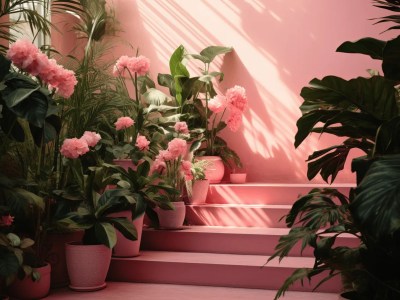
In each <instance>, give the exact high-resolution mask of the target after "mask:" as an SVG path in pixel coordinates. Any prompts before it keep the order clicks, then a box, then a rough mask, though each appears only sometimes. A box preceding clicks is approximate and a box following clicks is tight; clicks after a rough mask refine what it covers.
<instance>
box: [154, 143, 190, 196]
mask: <svg viewBox="0 0 400 300" xmlns="http://www.w3.org/2000/svg"><path fill="white" fill-rule="evenodd" d="M187 150H188V145H187V142H186V141H185V140H183V139H181V138H174V139H173V140H171V141H170V142H169V143H168V147H167V149H165V150H160V151H159V154H158V155H157V156H156V159H155V160H154V163H153V165H152V170H153V171H154V172H157V173H159V174H160V175H161V177H162V178H163V179H164V180H165V181H166V183H167V184H169V185H170V186H172V187H174V188H175V189H176V190H177V191H178V193H177V194H170V195H168V196H169V198H170V201H172V202H176V201H180V195H181V193H182V192H183V190H184V188H185V183H186V181H190V180H192V179H193V174H192V171H191V169H192V163H191V162H190V161H188V160H185V159H184V157H185V156H186V154H187Z"/></svg>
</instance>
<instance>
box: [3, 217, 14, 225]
mask: <svg viewBox="0 0 400 300" xmlns="http://www.w3.org/2000/svg"><path fill="white" fill-rule="evenodd" d="M13 222H14V217H13V216H11V215H10V214H9V215H8V216H1V217H0V226H10V225H11V224H12V223H13Z"/></svg>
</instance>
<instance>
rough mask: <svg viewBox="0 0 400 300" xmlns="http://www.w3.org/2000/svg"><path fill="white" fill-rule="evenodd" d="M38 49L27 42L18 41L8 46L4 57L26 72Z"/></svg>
mask: <svg viewBox="0 0 400 300" xmlns="http://www.w3.org/2000/svg"><path fill="white" fill-rule="evenodd" d="M38 53H39V49H38V48H37V47H36V46H35V45H34V44H32V43H31V42H30V41H28V40H18V41H16V42H15V43H13V44H11V45H10V48H9V49H8V51H7V54H6V57H7V58H8V59H9V60H11V61H12V62H13V64H14V65H15V66H16V67H18V68H20V69H22V70H26V69H27V68H28V67H29V66H30V65H31V64H32V62H33V61H34V60H35V59H36V55H37V54H38Z"/></svg>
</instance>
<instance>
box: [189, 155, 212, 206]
mask: <svg viewBox="0 0 400 300" xmlns="http://www.w3.org/2000/svg"><path fill="white" fill-rule="evenodd" d="M208 165H209V162H208V161H206V160H195V161H194V162H193V164H192V169H191V171H192V174H193V179H192V180H190V181H186V190H187V194H188V198H189V204H204V203H205V202H206V198H207V193H208V187H209V185H210V181H209V180H208V179H206V175H205V170H206V168H207V166H208Z"/></svg>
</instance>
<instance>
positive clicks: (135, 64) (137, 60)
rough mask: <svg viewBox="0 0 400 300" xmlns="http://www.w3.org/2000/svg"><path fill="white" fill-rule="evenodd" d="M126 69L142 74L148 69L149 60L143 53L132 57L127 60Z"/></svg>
mask: <svg viewBox="0 0 400 300" xmlns="http://www.w3.org/2000/svg"><path fill="white" fill-rule="evenodd" d="M128 69H129V70H130V71H131V73H137V74H138V75H139V76H143V75H145V74H146V73H147V72H148V71H149V69H150V60H149V59H148V58H147V57H144V56H143V55H140V56H138V57H132V58H131V59H130V60H129V62H128Z"/></svg>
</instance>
